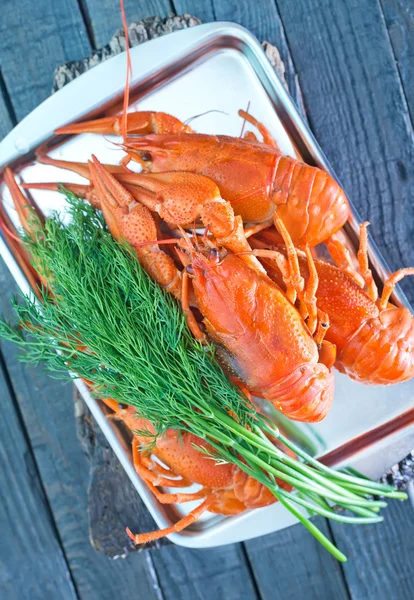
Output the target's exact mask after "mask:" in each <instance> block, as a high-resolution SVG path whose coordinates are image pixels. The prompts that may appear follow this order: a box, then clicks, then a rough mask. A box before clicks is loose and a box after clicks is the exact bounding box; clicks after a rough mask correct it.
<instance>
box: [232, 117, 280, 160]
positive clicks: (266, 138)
mask: <svg viewBox="0 0 414 600" xmlns="http://www.w3.org/2000/svg"><path fill="white" fill-rule="evenodd" d="M238 114H239V117H241V118H242V119H245V120H246V121H248V122H249V123H251V124H252V125H254V126H255V127H256V129H258V131H259V132H260V133H261V134H262V137H263V143H264V144H267V145H268V146H272V147H273V148H276V150H279V146H278V145H277V144H276V141H275V139H274V137H273V136H272V134H271V133H270V131H269V130H268V128H267V127H265V126H264V125H263V123H260V121H258V120H257V119H255V118H254V117H252V115H250V114H249V113H248V112H246V111H245V110H241V109H240V110H239V112H238ZM253 136H254V139H255V140H257V138H256V136H255V135H254V134H253ZM244 137H245V139H246V138H247V139H252V135H251V134H250V132H247V134H246V135H245V136H244Z"/></svg>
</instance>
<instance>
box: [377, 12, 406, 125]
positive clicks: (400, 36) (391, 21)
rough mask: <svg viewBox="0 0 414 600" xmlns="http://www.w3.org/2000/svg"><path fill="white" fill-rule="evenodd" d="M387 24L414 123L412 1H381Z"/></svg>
mask: <svg viewBox="0 0 414 600" xmlns="http://www.w3.org/2000/svg"><path fill="white" fill-rule="evenodd" d="M380 1H381V5H382V9H383V12H384V17H385V22H386V25H387V29H388V32H389V34H390V40H391V44H392V48H393V52H394V57H395V60H396V62H397V68H398V71H399V74H400V77H401V81H402V84H403V88H404V93H405V99H406V101H407V104H408V109H409V111H410V116H411V123H413V122H414V4H413V2H412V0H380Z"/></svg>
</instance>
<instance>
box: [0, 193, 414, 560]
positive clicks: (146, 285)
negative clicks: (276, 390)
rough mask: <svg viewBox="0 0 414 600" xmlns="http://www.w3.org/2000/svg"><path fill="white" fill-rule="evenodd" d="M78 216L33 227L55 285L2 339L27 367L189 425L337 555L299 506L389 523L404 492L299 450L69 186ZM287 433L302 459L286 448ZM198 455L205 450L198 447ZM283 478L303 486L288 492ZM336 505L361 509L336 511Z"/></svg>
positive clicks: (28, 304) (157, 420) (35, 246)
mask: <svg viewBox="0 0 414 600" xmlns="http://www.w3.org/2000/svg"><path fill="white" fill-rule="evenodd" d="M67 196H68V200H69V212H70V213H71V222H70V223H69V225H64V224H63V222H62V221H61V220H60V218H59V216H58V215H55V216H53V217H52V218H50V219H46V222H45V224H44V225H43V226H41V225H40V223H34V225H35V226H33V227H32V233H31V235H30V236H29V235H27V234H26V235H25V234H23V242H24V244H25V245H26V247H27V249H28V251H29V253H30V254H31V256H32V257H33V264H34V265H35V266H36V270H37V271H38V272H39V273H40V274H41V275H43V276H44V278H45V279H46V280H47V281H48V284H49V285H48V289H47V290H44V292H43V302H42V303H41V304H39V303H38V302H37V301H36V300H34V299H33V298H29V297H26V298H25V300H24V302H23V303H18V302H16V301H15V303H14V304H15V309H16V312H17V315H18V326H17V327H13V326H11V325H9V324H8V323H6V322H5V321H0V336H2V337H5V338H7V339H9V340H12V341H14V342H15V343H17V344H18V345H19V346H20V347H21V348H22V350H23V351H24V354H23V357H22V358H23V359H24V360H25V361H27V362H33V363H38V362H43V363H44V364H45V365H46V367H47V369H49V370H50V371H52V372H53V373H55V375H58V376H63V377H66V378H67V377H68V376H69V370H70V371H71V372H72V373H73V374H74V375H73V376H76V377H81V378H83V379H85V380H88V381H90V382H93V384H94V391H95V393H96V394H97V395H98V396H101V397H111V398H114V399H115V400H117V401H119V402H122V403H125V404H129V405H131V406H134V407H135V408H136V409H137V411H138V413H139V414H140V415H141V416H143V417H144V418H146V419H148V420H150V421H151V422H152V423H153V425H154V427H155V429H156V431H157V432H158V433H162V432H163V431H165V430H166V429H167V428H168V427H173V428H175V429H177V430H179V431H188V432H190V433H193V434H195V435H197V436H198V437H200V438H201V439H202V440H206V441H208V443H209V444H210V445H211V446H212V447H213V448H214V449H215V453H216V454H215V458H219V459H221V460H224V461H228V462H232V463H234V464H236V465H238V466H239V467H240V468H241V469H243V470H244V471H246V472H247V473H248V474H249V475H251V476H252V477H254V478H256V479H257V480H258V481H260V482H262V483H263V484H264V485H266V486H267V487H268V488H269V489H270V490H271V491H272V492H273V494H274V495H275V496H276V498H277V499H278V500H279V501H280V502H281V503H282V504H283V505H284V506H285V507H286V508H288V510H290V511H291V512H292V513H293V514H294V515H295V516H296V517H297V518H298V519H299V520H300V521H301V522H302V523H303V524H304V525H305V527H307V528H308V529H309V530H310V531H311V533H312V534H313V535H315V537H316V538H317V539H318V540H319V541H320V542H321V543H322V544H323V545H324V546H325V547H326V548H327V549H328V550H329V551H330V552H331V553H332V554H333V555H334V556H336V558H338V559H339V560H345V556H344V555H343V554H342V553H341V552H340V551H339V550H338V549H337V548H336V547H335V546H334V545H333V544H332V543H331V542H330V540H329V539H327V538H326V537H325V536H324V535H323V534H322V533H321V532H320V531H319V530H318V529H317V528H316V526H315V525H314V524H313V523H312V522H311V521H309V520H308V519H306V518H304V516H303V515H302V514H301V512H300V511H299V510H298V508H297V505H299V506H301V507H302V508H305V509H307V510H308V511H309V512H311V514H314V513H318V514H321V515H324V516H326V517H329V518H333V519H336V520H338V521H342V522H350V523H358V522H359V523H372V522H377V521H379V520H381V519H382V517H379V516H378V514H377V513H378V510H379V509H380V508H381V507H383V506H386V503H385V502H383V501H379V500H373V499H372V494H381V495H384V496H389V497H395V498H400V499H402V498H403V497H404V494H402V493H401V492H396V491H395V490H394V489H393V488H391V487H390V486H385V485H383V484H378V483H375V482H371V481H369V480H366V479H365V478H359V477H356V476H354V475H351V474H349V473H341V472H336V471H333V470H332V469H329V468H328V467H325V466H324V465H322V464H320V463H318V462H317V461H316V460H315V459H313V458H312V457H310V456H308V455H307V454H306V453H305V452H304V451H302V450H301V449H300V448H298V447H296V446H295V445H293V444H292V443H291V442H290V441H289V440H287V439H286V438H285V437H284V436H283V435H282V434H281V433H280V432H279V431H278V430H277V428H276V427H274V426H273V425H272V424H271V423H270V422H269V421H268V420H267V419H266V418H265V417H262V416H261V415H259V414H257V413H256V411H255V410H254V408H253V407H252V405H251V404H250V403H249V402H248V400H247V398H246V397H245V396H244V394H243V393H242V392H241V391H240V390H239V389H238V388H237V387H235V386H234V385H232V383H231V382H230V381H229V379H228V378H227V377H226V375H225V374H224V372H223V370H222V369H221V367H220V366H219V364H218V363H217V361H216V359H215V357H214V348H213V346H208V347H205V346H203V345H201V344H200V342H198V341H197V340H195V339H194V338H193V337H192V335H191V333H190V330H189V329H188V327H187V324H186V321H185V317H184V315H183V313H182V311H181V308H180V306H179V305H178V303H177V302H176V300H175V299H174V298H173V297H172V296H170V295H169V294H167V293H166V292H164V291H163V290H162V289H161V288H160V287H159V286H158V285H157V284H156V283H154V282H153V281H152V280H151V279H150V278H149V277H148V275H147V274H146V273H145V272H144V271H143V269H142V268H141V267H140V265H139V263H138V261H137V260H136V257H135V255H134V252H133V250H132V249H131V248H130V247H129V246H127V245H126V244H119V243H117V242H115V241H114V240H113V238H112V237H111V235H110V233H109V232H108V231H107V229H106V226H105V223H104V220H103V217H102V215H101V213H100V212H98V211H96V210H95V209H93V208H92V207H91V206H89V205H87V204H85V203H84V202H83V201H82V200H79V199H77V198H76V197H74V196H73V195H72V194H69V193H67ZM268 435H272V436H273V437H276V438H278V439H279V440H280V441H282V443H284V444H285V445H286V446H288V447H290V448H291V449H292V450H293V451H294V452H295V453H296V454H297V456H298V457H300V458H301V459H302V460H299V459H295V458H292V457H291V456H289V455H288V454H286V453H284V452H283V451H282V450H281V449H280V448H277V447H276V446H275V445H274V444H272V443H271V442H270V440H269V439H268V437H267V436H268ZM199 450H200V451H201V452H203V451H205V450H203V447H202V444H200V447H199ZM277 479H282V480H284V481H286V482H287V483H289V484H291V485H292V486H293V488H295V489H296V490H298V491H299V493H298V494H289V493H288V492H286V491H285V490H283V489H282V488H281V487H280V486H279V485H278V483H277ZM332 503H334V504H336V505H339V506H341V507H343V508H347V509H349V510H351V511H352V512H353V513H354V515H352V516H347V515H342V514H338V513H337V512H335V511H333V510H332V508H331V504H332Z"/></svg>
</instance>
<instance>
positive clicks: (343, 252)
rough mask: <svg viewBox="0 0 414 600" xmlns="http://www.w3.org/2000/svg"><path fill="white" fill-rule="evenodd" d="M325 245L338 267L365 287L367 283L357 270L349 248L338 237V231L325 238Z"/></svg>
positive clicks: (360, 285)
mask: <svg viewBox="0 0 414 600" xmlns="http://www.w3.org/2000/svg"><path fill="white" fill-rule="evenodd" d="M325 246H326V247H327V249H328V252H329V254H330V255H331V256H332V258H333V261H334V263H335V265H336V266H337V267H338V269H340V270H341V271H343V272H344V273H346V274H347V275H349V276H350V277H351V278H352V279H353V280H354V281H355V283H356V284H357V285H359V287H361V288H363V287H364V285H365V282H364V279H363V278H362V277H361V275H360V274H359V273H358V271H357V270H356V268H355V266H354V264H353V262H352V258H351V254H350V252H349V250H348V248H347V247H346V246H345V245H344V243H343V242H342V241H341V240H340V239H339V238H338V236H337V234H336V233H334V234H333V235H332V236H331V237H330V238H328V239H327V240H325Z"/></svg>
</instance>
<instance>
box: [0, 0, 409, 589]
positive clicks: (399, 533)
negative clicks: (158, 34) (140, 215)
mask: <svg viewBox="0 0 414 600" xmlns="http://www.w3.org/2000/svg"><path fill="white" fill-rule="evenodd" d="M3 5H4V6H2V19H1V22H0V33H1V34H2V37H1V38H0V67H1V72H2V75H3V79H1V77H0V128H1V129H0V131H1V133H3V134H4V133H6V131H7V130H8V129H9V128H10V126H11V125H12V124H13V123H14V115H13V113H14V112H15V113H16V115H17V119H20V118H21V117H22V116H23V115H24V114H26V113H27V112H29V110H31V109H32V108H33V107H34V106H35V105H36V104H38V102H40V101H41V100H42V99H43V98H44V97H46V95H47V94H48V93H49V89H50V86H51V74H52V72H53V69H54V68H55V67H56V66H57V65H58V64H60V63H62V62H64V61H65V60H77V59H81V58H83V57H84V56H86V55H88V54H89V53H90V50H91V49H94V48H97V47H99V46H101V45H102V44H104V43H106V41H107V40H108V39H109V37H110V35H112V33H113V31H114V30H116V29H118V28H119V27H120V23H121V21H120V17H119V11H118V4H117V2H116V1H115V0H105V2H103V3H101V2H99V3H98V2H97V0H80V2H79V4H77V3H70V2H69V0H64V1H63V2H59V3H52V2H51V0H40V1H39V2H37V3H29V2H27V1H26V0H19V1H18V2H17V3H14V2H13V3H12V2H11V0H7V1H6V2H4V3H3ZM79 7H80V9H79ZM275 7H276V8H275ZM171 9H173V10H175V11H176V12H179V13H181V12H183V11H184V10H186V11H187V12H189V13H191V14H194V15H196V16H197V17H199V18H200V19H202V20H203V21H208V20H214V19H230V20H235V21H237V22H240V23H241V24H243V25H245V26H247V27H249V28H250V29H251V30H252V31H253V33H255V35H256V36H257V37H258V38H259V39H264V38H266V39H268V41H269V42H272V43H275V44H276V45H277V46H278V47H279V48H280V50H281V55H282V58H283V60H284V61H285V64H286V66H287V71H288V81H289V77H292V80H293V82H294V81H295V78H296V73H295V71H294V69H293V65H294V66H295V67H296V69H297V70H298V72H299V73H300V79H301V84H302V89H303V93H304V99H305V106H306V110H307V114H308V117H309V119H310V122H311V125H312V127H313V129H314V131H315V133H316V135H317V137H318V139H319V141H320V143H321V145H322V147H323V149H324V151H325V152H326V154H327V156H328V158H329V159H330V160H331V162H332V163H333V166H334V168H335V169H336V170H337V171H338V173H339V175H340V177H341V179H342V181H343V182H344V185H345V187H346V189H347V191H348V192H349V194H350V196H351V198H352V199H353V201H354V202H355V204H356V205H357V206H358V208H359V210H360V212H361V214H362V216H363V217H364V218H366V217H368V218H370V219H371V220H372V222H373V225H374V224H375V228H373V229H374V232H373V233H374V237H375V239H376V240H377V242H378V244H379V246H380V249H381V250H382V251H383V252H384V254H385V255H386V256H387V257H388V260H389V262H390V263H391V266H392V267H398V266H400V265H402V264H410V263H413V262H414V261H413V257H412V254H410V235H411V238H412V227H413V218H412V212H410V210H412V203H411V197H412V185H413V183H412V177H413V175H412V169H411V164H412V152H413V144H412V128H411V120H410V117H412V102H413V97H414V96H413V92H412V88H411V87H410V86H412V77H411V70H412V64H411V63H412V54H413V52H412V44H413V36H412V16H411V14H412V5H411V4H410V3H409V2H408V0H381V2H380V1H379V0H370V2H367V1H362V2H357V1H356V0H354V1H351V0H338V2H335V3H331V2H327V1H323V0H310V1H306V2H305V1H304V0H297V2H294V3H292V2H288V1H287V0H276V2H275V3H273V2H271V1H270V0H257V1H256V2H254V3H251V2H249V1H248V0H239V1H238V2H233V1H232V2H224V1H219V0H210V1H209V2H201V1H200V0H194V1H191V0H174V2H173V3H170V2H166V1H164V0H143V1H142V2H139V3H137V2H133V0H128V2H127V3H126V10H127V18H128V21H131V20H133V19H134V18H141V17H147V16H150V15H152V14H159V15H164V16H165V15H167V13H168V12H170V10H171ZM134 11H135V12H134ZM23 15H24V19H23ZM23 22H25V23H27V22H30V27H20V26H19V25H20V23H23ZM17 47H18V48H19V52H16V50H15V49H16V48H17ZM290 53H291V54H290ZM395 59H396V60H395ZM28 81H30V82H31V85H30V86H28V85H27V82H28ZM410 111H411V114H410ZM410 223H411V225H410ZM410 227H411V230H410ZM1 283H3V279H2V280H1ZM5 288H6V289H7V293H6V292H5V291H4V290H5ZM404 288H405V289H408V291H409V295H410V297H411V299H412V298H413V291H412V290H413V288H412V287H411V286H410V284H408V287H407V286H404ZM8 291H9V284H8V283H7V282H6V283H5V284H4V285H2V288H1V296H2V298H3V301H4V302H5V300H4V299H5V298H7V296H8ZM15 364H16V357H15V355H13V353H12V351H10V350H9V348H7V367H8V369H9V371H10V373H11V375H12V378H11V379H12V381H13V386H14V388H15V389H16V390H17V389H19V385H20V386H21V387H20V390H21V391H20V392H19V393H18V394H17V402H18V406H19V410H20V411H21V414H22V417H23V420H22V421H21V422H20V427H21V430H22V431H23V434H24V435H23V439H25V440H26V447H27V448H28V450H29V452H30V453H31V454H30V455H31V456H32V457H33V464H34V465H35V467H36V469H37V475H36V477H35V479H34V481H35V482H36V485H40V486H41V489H43V490H44V493H45V497H46V498H47V505H46V508H43V509H42V508H38V509H37V514H38V515H41V514H46V522H47V520H48V519H49V522H52V523H53V522H54V523H55V525H56V531H57V532H58V536H57V537H55V540H56V542H55V543H56V544H58V548H59V544H60V548H61V550H60V551H59V552H56V553H55V554H54V555H53V557H51V554H50V553H47V543H48V542H49V541H50V540H49V536H47V539H46V540H43V538H42V537H41V536H40V537H39V538H38V544H39V546H38V547H39V548H40V546H41V548H40V549H39V551H38V553H37V554H38V555H40V554H44V553H47V556H48V558H50V560H51V562H50V568H51V569H52V574H54V575H55V577H57V576H58V573H59V572H60V571H59V569H60V567H59V565H61V564H62V554H61V552H62V551H63V550H64V553H65V556H66V560H67V565H68V566H69V568H70V571H69V570H68V571H67V572H68V573H70V576H71V577H72V584H71V585H72V586H73V587H72V588H71V589H72V590H74V591H73V594H74V595H73V597H80V598H88V599H89V598H91V597H92V598H94V597H98V596H99V597H100V598H104V599H105V598H113V597H114V596H118V597H122V598H123V597H125V598H127V597H128V598H129V597H137V598H150V599H151V598H155V597H156V598H163V597H165V598H177V600H180V598H187V597H188V598H194V597H195V598H206V599H207V598H208V599H209V598H213V597H215V598H216V597H217V596H218V597H226V596H227V595H230V594H231V589H229V587H228V584H229V583H230V584H231V585H235V586H236V588H235V589H236V590H237V591H238V592H239V595H238V596H237V597H241V596H242V595H243V597H246V598H278V597H286V598H295V599H296V598H302V597H310V598H312V597H315V598H316V597H318V598H319V597H321V598H324V597H326V598H337V597H338V598H345V597H351V598H371V597H372V598H373V597H374V596H375V597H376V598H377V597H378V598H382V597H384V598H385V596H386V595H387V597H391V598H396V599H398V600H400V599H402V600H404V599H407V600H408V599H411V598H412V587H411V588H410V580H409V577H410V574H411V570H410V565H409V560H410V557H411V556H412V551H413V548H412V539H413V535H412V530H411V528H410V526H407V522H408V523H410V521H411V522H412V521H413V519H412V507H411V506H410V505H409V504H408V503H406V504H405V505H400V504H398V505H394V506H392V507H390V508H389V509H388V511H387V512H386V513H385V516H386V520H385V523H383V524H382V525H380V526H378V527H365V528H360V529H357V528H356V527H340V526H335V527H331V529H332V532H333V536H334V538H335V539H336V540H337V542H338V543H339V545H340V546H341V547H342V549H344V550H345V551H346V552H347V553H348V554H349V558H350V562H349V563H348V564H347V565H345V567H342V566H340V565H337V564H334V565H332V561H331V559H330V557H329V556H328V555H327V554H326V553H324V552H323V551H322V550H320V549H318V551H316V552H315V549H314V547H313V541H312V540H311V538H309V537H308V534H307V532H305V531H303V530H302V529H301V528H300V526H296V527H294V528H291V529H289V530H286V531H282V532H279V533H277V534H274V535H273V536H268V537H267V538H262V539H259V540H253V541H250V542H248V543H246V544H244V545H237V546H230V547H228V548H219V549H214V550H209V551H189V550H185V549H181V548H171V547H167V548H164V549H162V550H160V551H155V552H152V553H143V554H134V555H130V556H129V557H128V559H127V560H117V561H115V562H109V561H108V560H107V559H106V558H105V557H104V556H103V555H102V553H97V552H94V551H93V550H92V549H91V547H90V545H89V542H88V539H87V535H88V533H87V532H88V524H87V517H86V504H87V502H86V487H85V480H84V477H83V476H82V474H85V473H87V467H88V461H87V459H86V458H85V457H84V455H83V454H82V452H81V451H80V450H79V446H76V439H75V427H74V419H73V415H72V407H71V401H70V398H67V397H66V396H64V395H63V393H62V392H61V389H62V388H61V387H60V386H61V384H60V383H54V384H53V386H54V387H53V393H52V397H53V396H57V397H58V398H59V402H56V404H53V405H52V407H51V406H50V398H49V395H48V394H46V396H45V397H44V398H43V400H41V401H39V400H38V397H40V398H42V395H43V394H42V393H40V395H39V391H40V392H41V391H42V389H43V388H44V386H45V380H44V379H43V377H42V378H41V379H40V375H35V374H34V373H38V371H37V370H36V371H34V370H32V369H30V370H27V371H25V370H21V371H19V370H18V369H17V368H16V367H15ZM20 368H21V367H20ZM15 369H16V370H15ZM14 370H15V371H14ZM13 373H14V375H13ZM22 373H23V374H22ZM23 375H24V376H23ZM36 378H38V379H36ZM19 379H24V381H25V383H24V385H23V384H22V383H21V382H20V381H19ZM31 380H33V381H35V382H36V384H35V385H29V381H31ZM0 385H1V384H0ZM47 385H51V384H47ZM7 387H8V388H9V387H10V386H9V385H8V386H7ZM25 388H26V389H25ZM1 389H3V387H2V388H1ZM44 389H46V390H47V389H48V388H47V387H45V388H44ZM51 389H52V388H49V390H51ZM57 390H59V391H57ZM2 396H3V397H4V404H5V406H6V407H8V406H13V404H12V400H11V396H10V394H2ZM48 403H49V404H48ZM63 404H65V405H66V412H65V411H63V412H62V410H63V409H62V406H61V405H63ZM46 408H47V410H46ZM8 414H10V413H8ZM47 415H49V416H47ZM42 424H43V427H44V428H45V429H47V431H48V432H52V433H48V436H46V437H44V432H43V433H42V434H41V435H40V434H37V433H35V432H34V431H31V430H35V429H36V427H37V426H40V425H42ZM25 432H26V433H25ZM42 436H43V437H42ZM56 440H58V441H59V440H60V442H59V443H57V441H56ZM50 441H52V444H50ZM9 444H11V442H10V441H9V437H7V436H6V437H4V438H3V436H2V437H1V438H0V448H1V452H3V453H4V452H7V448H8V446H9ZM59 444H60V446H61V447H60V448H59ZM10 447H12V446H10ZM75 447H77V448H78V450H75V449H74V448H75ZM65 455H67V458H66V459H65ZM0 456H3V454H1V455H0ZM69 458H70V460H69ZM55 461H56V464H57V465H58V467H59V468H56V470H55V474H54V473H53V469H52V467H51V465H52V464H54V463H55ZM14 464H15V463H9V461H7V463H6V464H5V468H6V472H7V469H9V473H14V471H13V465H14ZM2 466H3V465H2ZM62 474H63V475H62ZM7 476H9V474H8V475H7ZM55 477H56V479H55ZM21 485H23V486H24V485H26V483H24V480H22V482H21ZM71 486H74V491H73V490H72V489H71ZM32 487H33V486H32ZM29 489H30V488H29ZM44 506H45V505H43V507H44ZM46 509H47V510H46ZM42 510H43V511H44V512H43V513H42V512H41V511H42ZM47 515H49V516H47ZM10 516H11V518H12V521H13V525H14V528H13V530H12V529H11V528H10V527H3V522H2V534H3V535H2V537H1V541H0V545H1V544H4V541H5V542H6V547H7V548H9V547H10V548H11V547H12V546H13V543H14V536H15V535H16V529H15V527H16V523H17V517H16V519H13V515H12V513H10V514H7V515H5V516H4V517H7V518H10ZM389 517H391V518H389ZM5 532H6V535H4V533H5ZM52 537H53V536H51V539H52ZM43 542H45V544H46V545H44V544H43ZM88 548H89V551H88ZM295 549H296V552H295ZM3 556H6V557H7V561H8V562H7V565H9V564H11V562H10V561H11V558H12V552H11V550H9V551H8V553H7V555H3V554H2V557H3ZM17 558H18V562H19V566H21V564H20V563H21V562H22V561H23V560H24V557H23V554H21V555H17ZM34 558H35V559H36V558H37V556H35V557H34ZM40 562H41V565H40V566H41V569H43V570H41V571H40V577H41V575H42V573H43V574H44V573H45V572H46V571H45V570H44V569H46V570H47V566H45V564H44V559H43V561H40ZM22 570H24V569H23V567H22ZM25 573H26V577H27V579H26V580H25V584H26V586H30V584H33V582H32V581H31V580H30V577H31V573H32V572H30V571H25ZM203 573H205V574H207V576H206V577H204V575H203ZM37 575H38V574H37ZM52 580H53V578H52ZM6 582H7V585H8V586H9V587H8V588H7V591H8V593H7V594H6V597H7V598H9V597H10V598H13V597H16V598H21V597H24V596H22V593H21V590H22V588H21V585H19V584H20V580H19V579H16V580H13V579H11V578H10V577H8V578H7V574H6V575H5V572H4V569H3V570H0V590H1V591H3V589H6V588H4V586H5V584H6ZM75 585H76V588H75ZM226 586H227V587H226ZM28 589H30V588H28ZM67 589H69V588H65V587H64V585H62V588H61V589H59V593H58V594H57V595H55V596H54V597H66V596H65V590H67ZM325 590H328V591H327V592H326V591H325ZM3 595H4V594H3ZM30 597H31V598H32V597H34V598H36V595H32V596H30ZM41 597H47V595H45V594H44V595H43V596H41ZM234 597H236V596H234Z"/></svg>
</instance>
